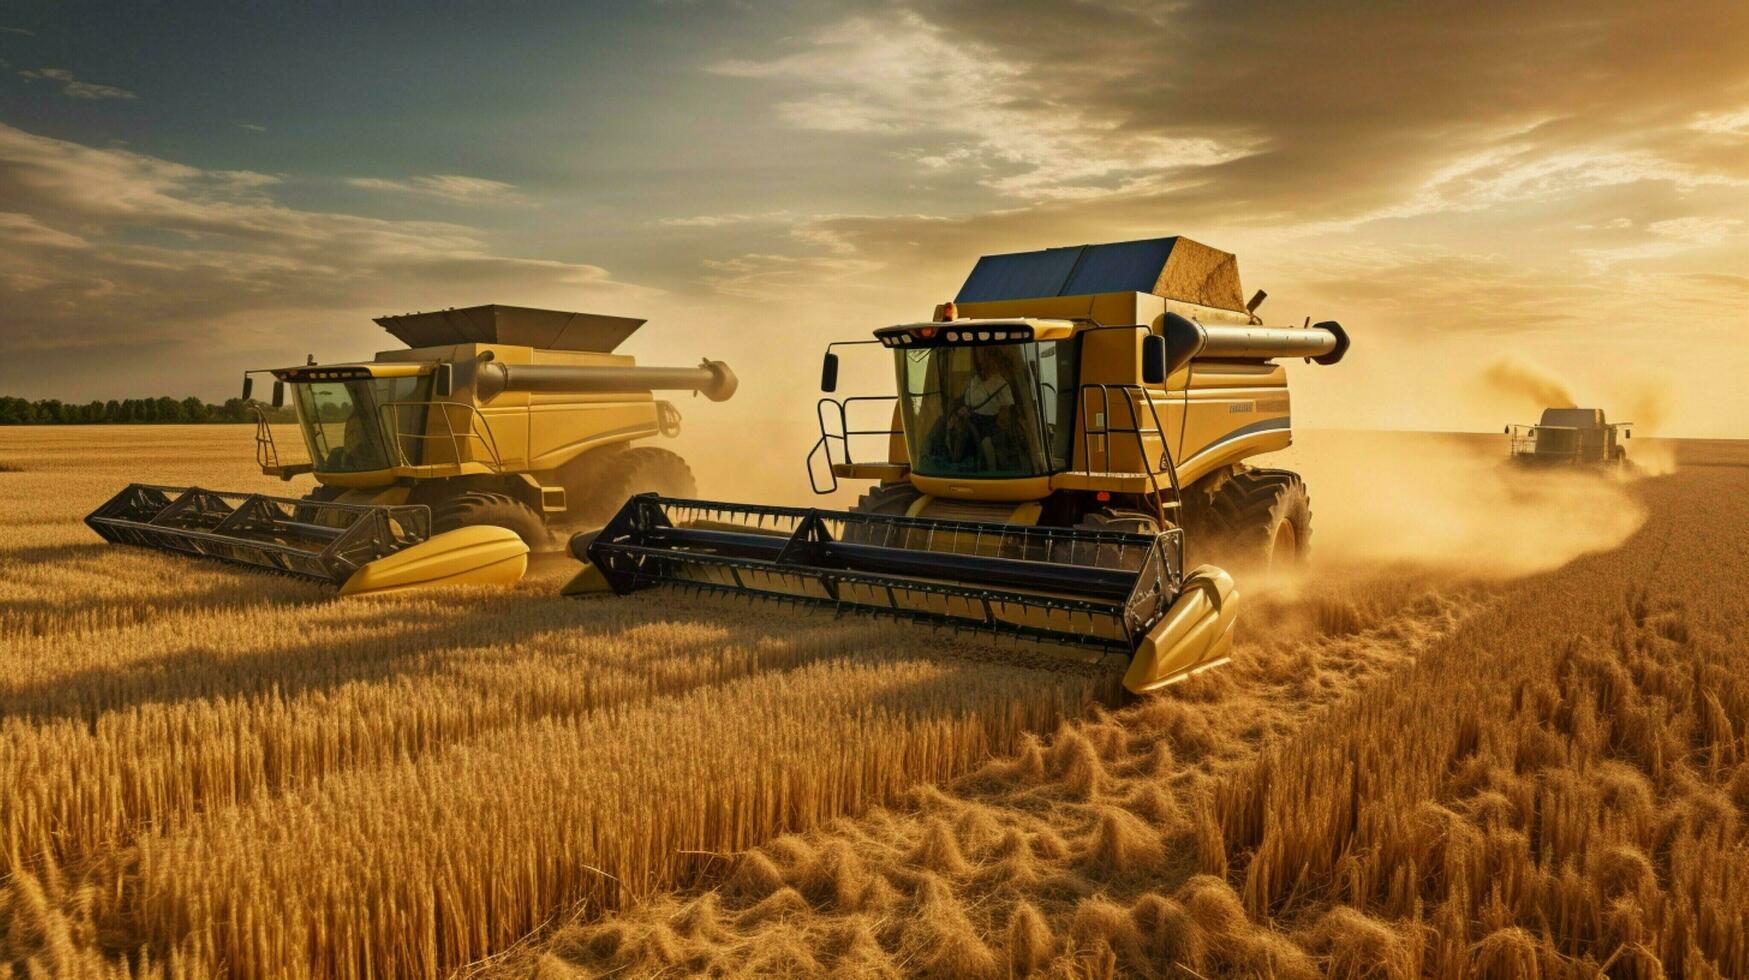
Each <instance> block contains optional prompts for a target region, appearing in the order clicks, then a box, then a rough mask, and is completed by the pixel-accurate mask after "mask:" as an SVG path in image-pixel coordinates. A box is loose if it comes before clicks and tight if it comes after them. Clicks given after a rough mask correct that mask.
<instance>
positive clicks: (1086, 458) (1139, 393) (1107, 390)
mask: <svg viewBox="0 0 1749 980" xmlns="http://www.w3.org/2000/svg"><path fill="white" fill-rule="evenodd" d="M1094 389H1097V390H1098V392H1099V401H1100V409H1101V411H1100V413H1099V418H1100V419H1101V420H1102V421H1101V422H1100V424H1099V426H1098V427H1097V428H1096V427H1095V426H1094V425H1093V424H1092V423H1091V422H1090V420H1089V419H1088V418H1087V409H1088V408H1089V406H1090V402H1089V401H1088V394H1089V392H1090V391H1092V390H1094ZM1113 389H1116V390H1117V391H1118V393H1120V394H1121V395H1123V398H1124V404H1125V406H1126V407H1127V409H1128V410H1129V415H1130V421H1131V423H1132V424H1131V425H1129V426H1127V427H1121V428H1119V427H1114V426H1113V425H1112V420H1111V392H1112V390H1113ZM1138 397H1139V398H1140V399H1141V400H1142V401H1143V402H1145V403H1146V404H1147V406H1148V415H1149V417H1150V418H1151V419H1152V421H1153V428H1152V430H1151V431H1152V432H1153V433H1154V435H1155V436H1156V437H1157V438H1158V439H1159V440H1160V462H1159V468H1160V469H1162V470H1164V471H1165V472H1166V476H1167V479H1168V480H1169V481H1170V483H1171V486H1172V502H1171V503H1170V504H1168V503H1166V502H1165V501H1164V500H1163V499H1162V495H1161V493H1160V480H1159V477H1158V476H1157V475H1156V474H1155V472H1154V470H1155V467H1154V466H1153V465H1150V462H1149V459H1148V446H1147V441H1146V439H1145V438H1144V436H1145V434H1146V433H1147V432H1148V431H1150V430H1148V429H1144V428H1143V421H1144V420H1143V418H1142V413H1141V410H1140V408H1139V406H1137V404H1136V399H1137V398H1138ZM1077 403H1078V406H1079V408H1080V411H1081V418H1080V424H1081V460H1082V463H1083V465H1085V466H1086V467H1087V472H1088V473H1089V474H1093V473H1096V472H1097V473H1100V474H1102V475H1111V474H1112V473H1113V470H1111V468H1110V467H1111V456H1112V451H1111V437H1112V436H1114V435H1133V436H1135V439H1136V458H1137V459H1138V460H1140V461H1141V463H1142V468H1143V474H1144V475H1145V476H1146V477H1147V478H1148V486H1149V487H1150V488H1151V489H1152V493H1150V494H1149V498H1150V499H1151V500H1152V501H1153V502H1154V512H1155V516H1156V517H1158V518H1159V519H1160V523H1161V526H1162V527H1164V526H1165V525H1166V523H1167V520H1166V510H1167V508H1168V507H1174V508H1176V507H1179V506H1181V505H1182V503H1183V500H1184V494H1183V490H1182V488H1180V487H1179V485H1178V464H1177V463H1176V462H1174V461H1173V459H1172V446H1171V444H1170V443H1168V442H1167V441H1166V427H1165V426H1164V425H1162V424H1161V422H1160V409H1159V407H1158V406H1156V405H1155V404H1154V399H1152V398H1150V397H1148V391H1147V389H1145V388H1143V387H1141V386H1139V385H1125V384H1097V383H1088V384H1083V385H1081V386H1080V387H1079V391H1078V392H1077ZM1094 436H1098V437H1100V438H1101V439H1103V440H1104V443H1103V445H1104V449H1103V454H1104V456H1105V465H1106V469H1104V470H1099V471H1096V470H1094V468H1093V437H1094Z"/></svg>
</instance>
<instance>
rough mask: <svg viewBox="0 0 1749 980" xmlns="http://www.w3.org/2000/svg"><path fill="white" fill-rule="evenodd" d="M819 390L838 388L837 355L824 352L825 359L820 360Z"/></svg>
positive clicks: (834, 389)
mask: <svg viewBox="0 0 1749 980" xmlns="http://www.w3.org/2000/svg"><path fill="white" fill-rule="evenodd" d="M820 390H821V391H837V390H838V355H837V354H834V353H832V352H831V351H827V352H826V359H825V360H824V361H821V362H820Z"/></svg>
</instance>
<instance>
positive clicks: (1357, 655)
mask: <svg viewBox="0 0 1749 980" xmlns="http://www.w3.org/2000/svg"><path fill="white" fill-rule="evenodd" d="M1333 579H1334V580H1333ZM1323 581H1324V589H1323V590H1322V593H1321V595H1320V596H1319V597H1318V598H1315V599H1314V598H1310V597H1309V595H1308V593H1307V592H1306V590H1304V589H1283V590H1281V591H1280V592H1279V593H1278V595H1277V597H1269V596H1261V597H1258V601H1256V602H1254V603H1253V604H1252V605H1251V606H1250V607H1249V608H1248V612H1249V613H1250V616H1249V619H1248V620H1247V623H1248V627H1251V629H1250V630H1249V631H1248V632H1247V633H1246V636H1245V638H1244V639H1243V640H1242V642H1241V644H1240V647H1239V650H1238V655H1237V656H1236V658H1235V661H1234V665H1233V666H1232V667H1231V668H1229V669H1228V670H1226V671H1222V672H1215V673H1212V674H1208V675H1205V676H1203V677H1200V678H1197V679H1196V680H1194V681H1192V682H1189V683H1187V684H1185V685H1182V686H1180V687H1179V688H1176V689H1175V693H1174V694H1172V695H1171V696H1169V697H1165V698H1159V699H1154V700H1150V701H1148V702H1145V703H1143V704H1140V705H1137V706H1134V707H1131V708H1127V709H1125V710H1122V711H1119V712H1116V713H1103V712H1101V713H1097V714H1096V716H1095V717H1093V718H1091V719H1088V720H1077V721H1072V722H1069V723H1066V724H1065V725H1063V726H1062V727H1061V728H1059V729H1058V730H1057V732H1056V733H1055V734H1054V735H1053V736H1051V737H1050V738H1049V739H1046V740H1040V739H1037V738H1033V737H1028V738H1026V739H1024V740H1023V744H1022V746H1021V748H1020V750H1019V751H1018V752H1016V753H1015V754H1013V755H1011V756H1008V757H1006V758H1001V759H996V760H993V761H992V762H990V763H989V764H988V765H986V766H984V767H983V768H981V769H980V770H979V771H978V772H976V773H974V774H972V775H969V776H967V777H965V778H963V779H961V780H958V781H956V782H954V783H952V784H949V785H948V786H947V788H946V789H936V788H933V787H930V786H923V787H919V788H918V789H915V790H913V791H912V792H911V793H910V794H909V795H908V797H907V805H906V806H904V807H902V808H899V809H881V810H876V811H874V812H872V813H870V814H869V815H867V816H865V817H863V818H860V819H854V820H850V819H846V820H839V821H835V822H833V823H831V824H829V825H828V826H827V827H825V828H824V829H822V830H821V831H818V832H816V833H812V834H807V835H796V836H789V837H784V838H781V839H779V840H777V841H776V842H773V843H772V844H770V845H768V846H766V847H764V848H759V849H754V850H750V851H747V852H744V853H742V854H740V855H738V856H737V857H736V859H735V861H734V862H733V863H732V864H726V865H724V866H722V867H720V868H716V869H713V874H712V875H711V878H710V880H711V881H714V883H715V885H716V887H715V888H714V889H711V890H704V891H694V892H686V893H680V894H671V895H665V896H661V897H658V898H656V899H654V900H651V901H649V902H647V903H645V904H644V905H643V906H641V907H640V908H639V909H637V910H636V911H635V912H633V913H629V914H625V915H621V916H616V917H612V918H609V919H607V920H605V921H601V922H590V921H588V919H589V917H588V916H582V917H579V920H578V921H575V922H572V923H569V924H566V925H563V926H561V927H559V928H557V929H555V930H553V931H552V932H551V934H550V935H547V936H546V937H545V938H544V939H542V940H540V941H539V942H536V943H531V944H527V945H525V946H523V947H521V948H519V949H517V950H516V951H515V952H513V953H512V954H510V955H506V956H502V957H499V958H497V959H495V960H493V961H491V962H488V963H483V964H480V965H478V967H477V968H476V971H475V972H478V973H486V974H492V975H501V976H515V975H528V974H530V973H536V974H538V975H541V976H555V977H556V976H568V975H572V974H577V975H584V976H587V975H597V974H608V973H611V974H613V975H615V976H621V975H630V976H645V975H652V974H659V973H670V974H675V973H678V974H686V973H728V974H742V973H745V974H752V975H761V974H768V973H792V974H811V973H825V972H835V973H838V974H841V975H859V976H860V975H870V976H901V975H912V974H921V975H928V976H943V977H947V976H951V977H1001V976H1007V975H1015V974H1023V973H1026V972H1028V971H1029V970H1035V969H1036V970H1041V971H1049V972H1051V973H1053V974H1060V975H1083V976H1084V975H1095V976H1097V975H1101V974H1106V973H1110V972H1112V971H1121V972H1123V973H1125V974H1131V975H1138V974H1139V975H1161V974H1170V973H1172V972H1173V970H1174V969H1175V968H1174V966H1173V964H1179V965H1182V966H1183V967H1185V968H1187V969H1194V970H1199V971H1217V972H1218V971H1221V970H1227V971H1236V972H1244V971H1247V970H1251V971H1260V970H1262V971H1267V970H1273V971H1274V972H1275V973H1276V974H1277V975H1284V976H1285V975H1310V974H1312V973H1313V972H1315V967H1314V965H1313V964H1314V963H1315V960H1314V959H1313V958H1312V957H1311V956H1309V955H1307V954H1306V953H1304V952H1303V951H1302V950H1300V949H1299V948H1297V947H1296V946H1294V945H1293V944H1292V943H1291V942H1289V941H1288V939H1287V938H1285V937H1283V936H1281V935H1279V934H1277V933H1275V932H1273V931H1271V930H1270V929H1269V928H1267V927H1263V926H1259V925H1257V924H1256V923H1254V922H1252V921H1251V920H1249V919H1248V918H1247V917H1246V915H1245V913H1244V909H1243V906H1242V905H1241V903H1240V900H1239V897H1238V895H1237V894H1236V893H1235V892H1234V890H1233V889H1232V888H1231V887H1230V886H1229V885H1228V884H1227V883H1226V882H1225V881H1223V880H1221V879H1219V878H1215V877H1209V876H1198V875H1197V874H1196V871H1197V867H1196V860H1195V855H1196V843H1195V841H1196V836H1197V834H1198V832H1199V829H1200V827H1201V826H1202V824H1203V823H1204V821H1203V820H1199V801H1201V800H1203V799H1204V798H1205V797H1206V795H1207V786H1208V785H1209V784H1211V782H1213V781H1215V780H1218V779H1219V778H1221V776H1222V775H1223V774H1230V773H1232V772H1234V771H1237V770H1238V769H1239V768H1242V767H1243V766H1245V765H1247V764H1248V763H1249V761H1250V760H1252V759H1253V758H1254V757H1255V755H1256V753H1257V751H1258V747H1259V746H1260V745H1261V744H1263V743H1264V742H1266V741H1267V740H1269V739H1270V738H1272V737H1274V736H1275V735H1276V734H1277V733H1279V732H1281V731H1284V730H1287V729H1291V728H1292V727H1294V726H1296V725H1298V724H1300V723H1301V722H1302V721H1303V720H1304V718H1305V716H1306V714H1307V712H1312V711H1316V710H1317V709H1318V708H1319V707H1320V706H1321V705H1325V704H1329V703H1333V702H1335V701H1336V700H1338V699H1340V698H1341V697H1343V696H1345V695H1346V694H1348V693H1350V692H1352V691H1353V690H1355V689H1356V688H1357V686H1358V685H1360V684H1362V683H1364V682H1365V681H1366V680H1368V679H1369V678H1373V677H1376V676H1378V675H1379V674H1380V673H1381V672H1384V671H1388V670H1390V669H1391V668H1393V667H1395V666H1399V665H1401V664H1403V663H1405V662H1407V661H1408V660H1409V659H1410V658H1412V657H1413V656H1415V655H1416V652H1417V651H1418V650H1420V649H1421V648H1423V647H1424V646H1426V645H1427V644H1429V643H1432V642H1434V641H1435V640H1436V639H1437V638H1439V637H1441V636H1443V635H1444V634H1446V633H1447V632H1449V631H1450V630H1451V629H1453V628H1454V624H1456V623H1457V622H1459V621H1461V620H1462V619H1463V618H1464V617H1465V616H1466V615H1468V614H1469V613H1470V611H1471V610H1473V609H1474V608H1476V607H1477V605H1478V604H1479V603H1480V602H1482V601H1484V596H1483V594H1481V593H1478V592H1475V591H1473V590H1470V589H1466V588H1462V587H1454V586H1452V585H1451V584H1449V583H1445V582H1443V581H1440V582H1438V583H1437V584H1439V585H1440V586H1441V588H1442V590H1443V591H1444V592H1445V594H1444V595H1437V594H1433V591H1432V588H1433V585H1434V584H1435V583H1432V582H1430V581H1429V580H1427V579H1425V578H1421V577H1416V576H1412V575H1403V576H1399V577H1396V578H1393V579H1391V580H1387V581H1380V580H1375V579H1372V578H1370V577H1369V578H1361V579H1345V578H1344V577H1343V576H1341V575H1333V576H1325V577H1324V578H1323ZM1332 622H1337V623H1339V628H1332V627H1331V626H1330V624H1331V623H1332ZM1186 975H1188V974H1186Z"/></svg>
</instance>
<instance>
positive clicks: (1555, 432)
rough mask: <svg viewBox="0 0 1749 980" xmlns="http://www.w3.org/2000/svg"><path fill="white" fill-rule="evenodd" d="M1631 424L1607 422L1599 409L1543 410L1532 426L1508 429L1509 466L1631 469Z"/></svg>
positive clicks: (1509, 426)
mask: <svg viewBox="0 0 1749 980" xmlns="http://www.w3.org/2000/svg"><path fill="white" fill-rule="evenodd" d="M1632 427H1633V423H1632V422H1609V421H1607V420H1606V419H1605V418H1604V414H1603V409H1601V408H1545V409H1543V416H1542V421H1540V422H1538V423H1537V424H1535V425H1508V426H1507V427H1506V429H1505V432H1506V434H1507V435H1508V436H1511V437H1512V445H1511V450H1510V452H1511V456H1510V459H1511V460H1512V462H1514V463H1517V464H1519V465H1523V466H1551V467H1552V466H1577V467H1593V468H1609V469H1618V468H1626V467H1629V466H1632V465H1633V464H1632V463H1629V462H1628V450H1627V446H1625V445H1623V443H1624V442H1626V441H1627V440H1628V439H1629V438H1631V437H1632V436H1633V428H1632Z"/></svg>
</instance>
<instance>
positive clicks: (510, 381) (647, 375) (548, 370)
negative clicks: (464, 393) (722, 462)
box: [474, 360, 740, 402]
mask: <svg viewBox="0 0 1749 980" xmlns="http://www.w3.org/2000/svg"><path fill="white" fill-rule="evenodd" d="M474 384H475V386H476V390H477V391H478V393H479V397H480V398H481V400H487V399H491V398H494V397H496V396H497V395H498V394H499V393H500V392H505V391H532V392H542V391H544V392H560V393H565V394H589V393H594V392H603V393H614V394H623V393H625V392H630V391H696V392H698V393H699V394H701V395H703V396H705V397H706V398H709V399H710V400H711V401H714V402H720V401H727V400H728V399H729V397H730V396H732V395H734V394H735V389H736V388H737V387H739V384H740V382H739V381H737V380H736V378H735V372H733V371H731V370H729V366H728V365H727V364H724V363H723V362H722V361H710V360H707V361H702V362H700V363H699V365H698V366H697V367H690V368H684V367H636V366H628V367H608V366H600V365H565V364H505V363H503V362H501V361H487V362H485V363H483V364H481V365H480V366H479V369H478V374H477V375H476V377H475V381H474Z"/></svg>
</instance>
